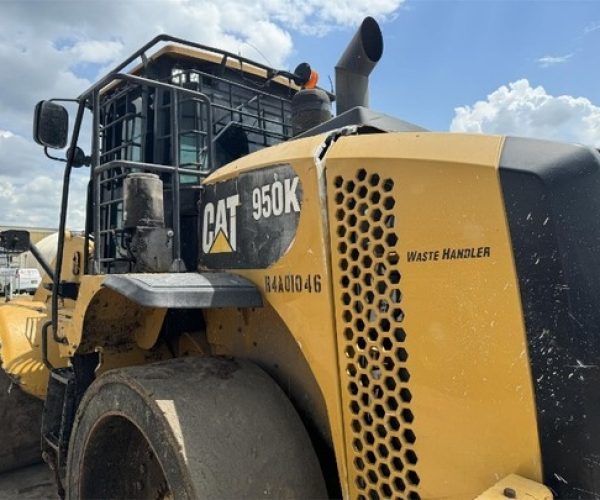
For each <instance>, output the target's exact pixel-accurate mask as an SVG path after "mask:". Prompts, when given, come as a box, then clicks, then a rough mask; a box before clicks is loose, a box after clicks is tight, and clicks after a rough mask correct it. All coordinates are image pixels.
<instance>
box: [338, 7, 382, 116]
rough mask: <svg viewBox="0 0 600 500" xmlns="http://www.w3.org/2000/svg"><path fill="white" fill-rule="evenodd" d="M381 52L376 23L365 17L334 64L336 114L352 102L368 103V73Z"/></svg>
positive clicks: (366, 104)
mask: <svg viewBox="0 0 600 500" xmlns="http://www.w3.org/2000/svg"><path fill="white" fill-rule="evenodd" d="M382 53H383V37H382V36H381V29H380V28H379V24H378V23H377V21H375V19H373V18H372V17H366V18H365V19H364V20H363V22H362V24H361V25H360V28H359V29H358V31H357V32H356V33H355V35H354V37H353V38H352V40H351V41H350V43H349V44H348V47H346V50H345V51H344V53H343V54H342V57H340V60H339V61H338V63H337V64H336V66H335V93H336V103H337V105H336V109H337V114H338V115H339V114H341V113H343V112H344V111H348V110H349V109H351V108H354V107H355V106H364V107H368V106H369V74H370V73H371V71H373V68H374V67H375V65H376V64H377V62H378V61H379V59H381V54H382Z"/></svg>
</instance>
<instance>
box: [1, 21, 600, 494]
mask: <svg viewBox="0 0 600 500" xmlns="http://www.w3.org/2000/svg"><path fill="white" fill-rule="evenodd" d="M159 46H160V47H159ZM159 48H160V50H158V51H155V49H159ZM382 51H383V41H382V35H381V31H380V29H379V26H378V25H377V23H376V22H375V21H374V20H373V19H372V18H367V19H365V21H364V22H363V23H362V25H361V26H360V28H359V30H358V32H357V33H356V35H355V36H354V38H353V39H352V41H351V42H350V44H349V45H348V47H347V49H346V51H345V52H344V54H343V55H342V57H341V58H340V61H339V63H338V65H337V67H336V92H335V94H334V93H332V92H327V91H325V90H323V89H321V88H319V87H316V85H315V82H316V77H315V74H314V72H313V70H311V68H310V66H309V65H308V64H305V63H304V64H301V65H299V66H298V67H297V68H296V69H295V70H294V71H293V72H286V71H277V70H274V69H272V68H269V67H267V66H264V65H262V64H259V63H257V62H253V61H249V60H247V59H245V58H243V57H240V56H238V55H235V54H231V53H228V52H225V51H222V50H218V49H214V48H209V47H205V46H202V45H199V44H196V43H193V42H189V41H185V40H181V39H177V38H174V37H170V36H166V35H161V36H159V37H157V38H156V39H154V40H152V41H151V42H150V43H148V44H147V45H145V46H144V47H142V48H141V49H140V50H138V51H136V52H135V53H134V54H132V55H131V56H130V57H129V58H127V59H126V60H125V61H124V62H123V63H121V64H119V65H118V66H117V67H116V68H114V70H112V71H110V72H109V73H108V74H107V76H105V77H104V78H102V79H101V80H100V81H98V82H97V83H95V84H94V85H93V86H92V87H91V88H89V89H88V90H86V91H85V92H84V93H83V94H81V95H80V96H79V97H78V98H77V99H75V100H72V99H71V100H70V101H74V102H75V104H76V106H77V113H76V117H75V121H74V124H73V126H72V127H69V124H68V113H67V111H66V108H65V107H64V106H63V105H62V104H61V100H60V99H51V100H48V101H42V102H40V103H39V104H38V105H37V107H36V110H35V119H34V138H35V140H36V141H37V142H38V143H39V144H41V145H42V146H43V147H44V151H45V153H46V155H48V156H51V154H50V152H49V151H50V150H52V149H63V148H68V149H67V151H68V153H67V158H66V166H65V173H64V191H63V197H62V206H61V211H60V223H59V234H58V236H59V238H58V247H57V249H56V253H55V254H54V255H44V254H43V253H42V252H39V251H36V248H35V245H30V244H29V241H28V239H27V234H26V233H25V234H14V233H13V234H4V235H3V236H2V238H3V239H2V242H0V246H2V245H3V246H4V247H6V248H11V249H12V250H13V251H19V250H21V251H23V250H27V249H31V250H32V251H33V252H34V254H35V255H36V258H37V259H38V260H39V261H40V264H41V265H42V267H43V268H44V269H45V271H46V276H45V278H44V281H43V283H42V286H40V288H39V289H38V290H37V292H36V294H35V296H34V297H33V300H30V301H19V300H13V301H9V302H7V303H5V304H2V305H1V306H0V343H1V350H0V356H1V358H2V368H3V371H4V372H3V374H2V379H1V380H0V383H1V384H3V385H1V387H0V389H1V394H0V405H1V406H0V417H1V421H2V433H3V439H2V451H1V453H0V467H2V468H3V469H9V468H11V467H16V466H19V465H22V464H24V463H27V462H31V461H32V460H35V459H39V458H42V457H43V459H44V460H45V461H46V462H47V463H48V465H49V466H50V468H51V469H52V471H53V472H54V475H55V478H56V483H57V491H58V493H59V494H60V495H61V496H65V497H66V498H71V499H74V498H177V499H179V498H181V499H188V498H263V497H264V498H323V497H343V498H357V499H367V498H368V499H378V498H407V499H419V498H421V499H425V498H449V499H467V498H476V497H480V498H487V499H491V498H529V499H531V498H536V499H546V498H552V497H557V498H595V497H597V496H599V495H600V438H597V437H596V433H597V432H598V429H600V404H599V401H600V400H599V395H598V394H599V392H600V369H599V367H600V289H599V285H598V283H599V282H600V280H599V276H598V275H597V272H598V271H599V270H600V254H599V252H600V217H599V215H600V170H599V168H600V156H599V154H598V151H596V150H593V149H591V148H588V147H583V146H575V145H566V144H558V143H553V142H544V141H538V140H533V139H523V138H513V137H501V136H486V135H463V134H448V133H434V132H429V131H427V130H425V129H423V128H421V127H418V126H416V125H413V124H411V123H408V122H405V121H402V120H398V119H396V118H393V117H391V116H388V115H385V114H382V113H379V112H376V111H374V110H372V109H370V108H369V107H368V81H369V74H370V73H371V71H372V70H373V68H374V66H375V64H376V63H377V61H378V60H379V59H380V57H381V56H382ZM136 64H137V65H136ZM334 100H335V101H336V103H337V106H336V108H337V113H336V115H335V116H333V115H332V112H331V106H332V101H334ZM82 124H85V125H82ZM82 126H86V127H89V128H90V130H91V144H89V145H82V144H80V130H81V129H82ZM69 136H70V139H69ZM67 143H68V144H67ZM86 150H87V151H89V154H88V153H86ZM86 166H88V167H89V172H90V174H89V175H90V177H89V187H88V193H87V204H86V210H87V212H86V214H87V215H86V226H85V230H84V231H83V233H82V235H76V234H74V233H70V232H68V231H66V224H65V221H66V214H67V211H68V209H69V202H68V194H69V180H70V178H71V173H72V170H73V169H74V168H80V167H86ZM9 385H10V386H11V390H10V391H9V390H8V389H7V386H9ZM40 443H41V447H40Z"/></svg>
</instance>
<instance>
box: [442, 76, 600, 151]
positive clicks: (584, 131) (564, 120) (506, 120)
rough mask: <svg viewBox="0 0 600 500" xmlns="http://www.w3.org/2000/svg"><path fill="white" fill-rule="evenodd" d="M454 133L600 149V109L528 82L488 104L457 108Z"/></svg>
mask: <svg viewBox="0 0 600 500" xmlns="http://www.w3.org/2000/svg"><path fill="white" fill-rule="evenodd" d="M454 112H455V114H454V118H453V120H452V123H451V125H450V130H452V131H454V132H472V133H488V134H502V135H520V136H526V137H536V138H541V139H551V140H557V141H564V142H577V143H582V144H587V145H592V146H596V147H598V146H600V107H598V106H595V105H594V104H592V103H591V102H590V101H589V100H588V99H586V98H584V97H573V96H569V95H561V96H553V95H550V94H548V93H547V92H546V90H545V89H544V88H543V87H542V86H537V87H532V86H531V85H530V84H529V81H528V80H526V79H522V80H518V81H516V82H512V83H509V84H508V86H505V85H503V86H501V87H500V88H498V89H497V90H495V91H494V92H492V93H491V94H490V95H488V96H487V99H486V100H485V101H477V102H476V103H475V104H473V105H472V106H461V107H458V108H455V110H454Z"/></svg>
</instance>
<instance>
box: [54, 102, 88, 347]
mask: <svg viewBox="0 0 600 500" xmlns="http://www.w3.org/2000/svg"><path fill="white" fill-rule="evenodd" d="M84 111H85V101H84V100H81V101H79V107H78V108H77V116H76V118H75V125H74V127H73V135H72V137H71V147H70V148H69V150H68V155H67V164H66V165H65V173H64V177H63V189H62V200H61V204H60V222H59V225H58V248H57V252H56V261H55V266H54V279H53V280H52V309H51V311H52V316H51V319H52V332H53V334H54V337H55V339H56V341H57V342H61V343H67V339H66V338H65V337H59V336H58V294H59V288H60V273H61V270H62V264H63V253H64V249H65V228H66V225H67V207H68V204H69V182H70V180H71V169H72V166H73V159H74V158H75V147H76V145H77V141H78V140H79V130H80V129H81V122H82V120H83V112H84Z"/></svg>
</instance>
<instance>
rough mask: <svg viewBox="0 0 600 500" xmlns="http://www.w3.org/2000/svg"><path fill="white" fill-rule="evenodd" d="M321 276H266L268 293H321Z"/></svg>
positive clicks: (266, 290)
mask: <svg viewBox="0 0 600 500" xmlns="http://www.w3.org/2000/svg"><path fill="white" fill-rule="evenodd" d="M321 289H322V285H321V275H320V274H306V275H302V274H273V275H271V276H265V292H266V293H321Z"/></svg>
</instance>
